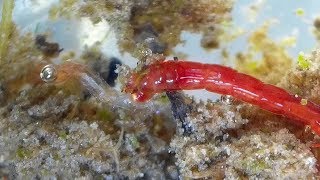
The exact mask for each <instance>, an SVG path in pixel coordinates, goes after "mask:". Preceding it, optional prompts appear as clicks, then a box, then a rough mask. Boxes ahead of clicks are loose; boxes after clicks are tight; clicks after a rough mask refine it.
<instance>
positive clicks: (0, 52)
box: [0, 0, 14, 64]
mask: <svg viewBox="0 0 320 180" xmlns="http://www.w3.org/2000/svg"><path fill="white" fill-rule="evenodd" d="M13 8H14V0H4V1H3V7H2V19H1V24H0V36H1V41H0V64H3V63H6V61H5V59H6V54H7V49H8V47H9V42H10V36H11V34H12V30H13V22H12V12H13Z"/></svg>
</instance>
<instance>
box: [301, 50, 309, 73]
mask: <svg viewBox="0 0 320 180" xmlns="http://www.w3.org/2000/svg"><path fill="white" fill-rule="evenodd" d="M310 65H311V64H310V62H309V60H308V59H307V58H306V57H305V55H304V53H299V56H298V67H299V68H301V69H302V70H307V69H309V68H310Z"/></svg>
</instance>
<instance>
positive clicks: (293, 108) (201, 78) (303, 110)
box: [125, 61, 320, 135]
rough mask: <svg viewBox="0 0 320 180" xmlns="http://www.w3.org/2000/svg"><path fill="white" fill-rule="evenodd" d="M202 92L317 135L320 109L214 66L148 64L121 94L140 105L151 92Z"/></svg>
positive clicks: (271, 86) (246, 76) (244, 75)
mask: <svg viewBox="0 0 320 180" xmlns="http://www.w3.org/2000/svg"><path fill="white" fill-rule="evenodd" d="M192 89H205V90H207V91H210V92H215V93H219V94H224V95H231V96H233V97H234V98H236V99H238V100H242V101H244V102H248V103H250V104H253V105H257V106H259V107H260V108H262V109H265V110H268V111H270V112H273V113H275V114H279V115H284V116H286V117H288V118H290V119H293V120H295V121H299V122H302V123H304V124H306V125H310V126H311V128H312V129H313V130H314V131H315V132H316V133H317V134H318V135H320V106H318V105H317V104H315V103H313V102H311V101H308V102H307V104H306V105H302V104H301V98H300V97H295V96H294V95H291V94H289V93H288V92H286V91H285V90H284V89H281V88H279V87H276V86H274V85H270V84H265V83H263V82H262V81H260V80H258V79H256V78H254V77H252V76H249V75H246V74H242V73H239V72H237V71H236V70H234V69H231V68H229V67H225V66H221V65H217V64H202V63H197V62H189V61H165V62H156V63H154V64H151V65H149V66H148V67H146V68H145V69H144V70H143V71H141V72H137V73H133V74H132V75H131V77H130V79H129V80H128V83H127V85H126V87H125V91H126V92H129V93H132V95H133V97H134V98H135V99H136V100H137V101H140V102H143V101H146V100H148V99H150V98H151V97H152V96H153V95H154V94H155V93H160V92H164V91H171V90H192Z"/></svg>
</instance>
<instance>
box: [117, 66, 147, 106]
mask: <svg viewBox="0 0 320 180" xmlns="http://www.w3.org/2000/svg"><path fill="white" fill-rule="evenodd" d="M147 74H148V73H147V70H144V71H141V72H134V73H132V74H131V75H130V77H129V79H128V80H127V82H126V84H125V87H124V89H123V91H124V92H126V93H130V94H132V97H133V99H134V100H136V101H140V102H144V101H147V100H148V99H150V98H151V97H152V95H153V93H152V92H149V91H148V89H147V88H145V86H146V85H147V80H148V78H147Z"/></svg>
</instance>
